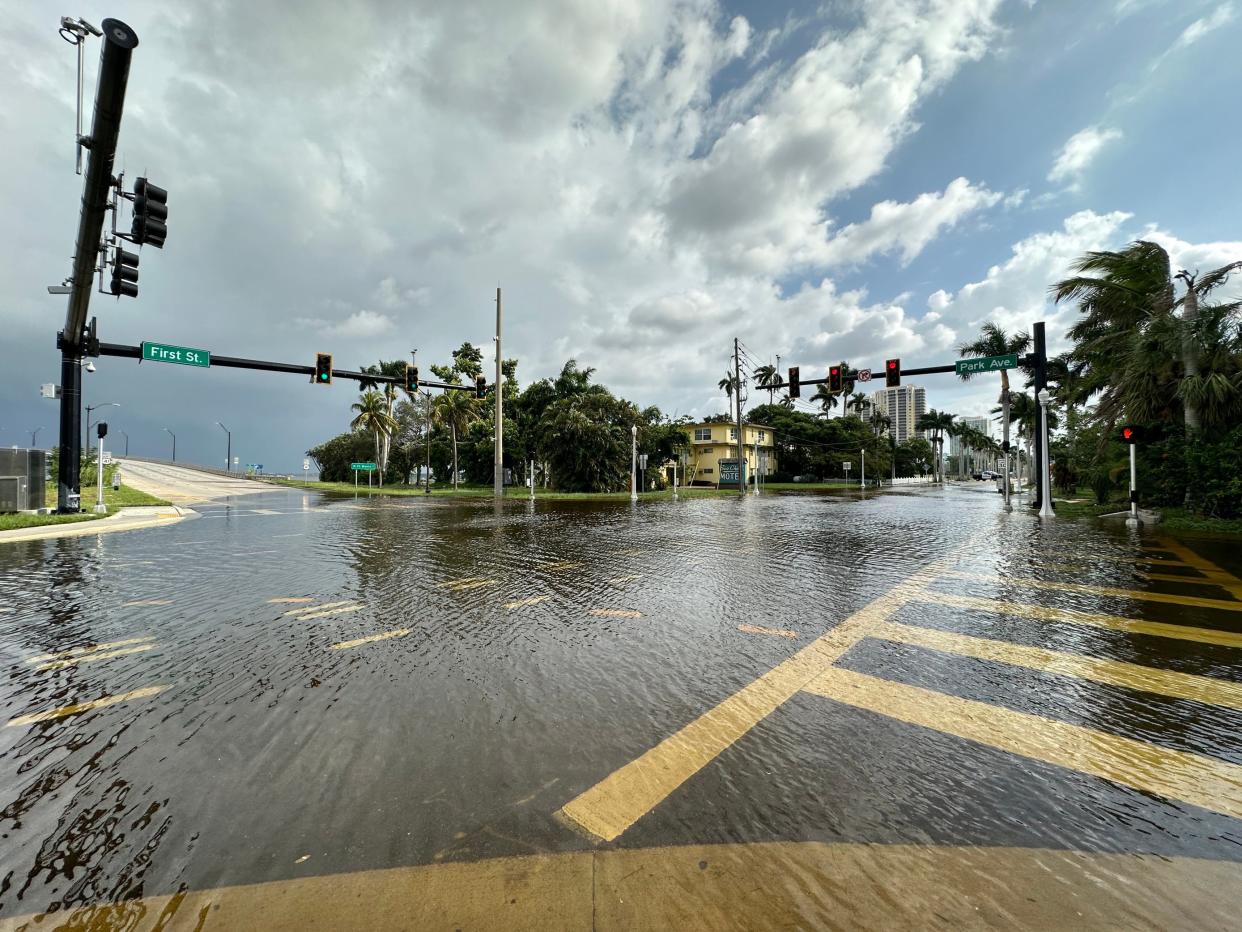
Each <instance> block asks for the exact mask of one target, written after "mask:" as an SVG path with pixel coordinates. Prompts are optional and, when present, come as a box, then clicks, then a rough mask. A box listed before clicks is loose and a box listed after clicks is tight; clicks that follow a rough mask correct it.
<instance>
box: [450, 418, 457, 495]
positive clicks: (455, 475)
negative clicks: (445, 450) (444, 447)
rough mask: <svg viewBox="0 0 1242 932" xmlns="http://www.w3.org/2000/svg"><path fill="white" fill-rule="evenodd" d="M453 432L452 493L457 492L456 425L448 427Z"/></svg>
mask: <svg viewBox="0 0 1242 932" xmlns="http://www.w3.org/2000/svg"><path fill="white" fill-rule="evenodd" d="M450 426H451V427H452V430H453V491H454V492H456V491H457V425H456V424H452V425H450Z"/></svg>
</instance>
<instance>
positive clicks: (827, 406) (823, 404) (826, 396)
mask: <svg viewBox="0 0 1242 932" xmlns="http://www.w3.org/2000/svg"><path fill="white" fill-rule="evenodd" d="M840 400H841V395H840V393H839V392H833V391H829V389H828V386H827V385H826V384H825V383H823V382H821V383H820V384H818V385H816V386H815V394H814V395H812V396H811V404H815V405H819V410H820V411H821V412H823V415H824V417H827V416H828V412H829V411H831V410H832V409H833V408H835V407H836V406H837V404H838V403H839V402H840Z"/></svg>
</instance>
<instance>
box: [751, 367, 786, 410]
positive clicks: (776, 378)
mask: <svg viewBox="0 0 1242 932" xmlns="http://www.w3.org/2000/svg"><path fill="white" fill-rule="evenodd" d="M780 380H781V377H780V374H779V373H778V372H777V371H776V366H770V365H769V366H757V367H756V368H755V385H756V387H758V388H766V389H767V390H768V404H771V403H772V402H773V401H774V400H775V399H776V389H775V388H773V386H774V385H777V384H779V382H780Z"/></svg>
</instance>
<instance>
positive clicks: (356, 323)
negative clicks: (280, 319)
mask: <svg viewBox="0 0 1242 932" xmlns="http://www.w3.org/2000/svg"><path fill="white" fill-rule="evenodd" d="M294 323H295V324H296V325H297V326H299V327H311V328H313V329H315V330H316V331H318V332H319V333H320V335H322V336H326V337H340V338H341V339H346V340H359V339H365V338H367V337H376V336H380V335H382V334H385V333H388V332H389V331H391V330H392V329H393V328H394V327H396V321H394V320H393V319H392V318H391V317H389V316H388V315H387V314H380V313H378V312H376V311H366V310H362V311H354V313H352V314H350V315H349V316H348V317H346V318H344V319H343V320H338V321H331V320H324V319H323V318H321V317H298V318H295V319H294Z"/></svg>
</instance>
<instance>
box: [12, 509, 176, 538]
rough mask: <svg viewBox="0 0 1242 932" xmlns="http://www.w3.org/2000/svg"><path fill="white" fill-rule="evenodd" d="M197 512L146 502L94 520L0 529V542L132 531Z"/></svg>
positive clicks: (170, 521) (169, 521) (171, 521)
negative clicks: (144, 504)
mask: <svg viewBox="0 0 1242 932" xmlns="http://www.w3.org/2000/svg"><path fill="white" fill-rule="evenodd" d="M196 516H197V512H195V511H193V510H192V509H190V508H182V507H180V506H177V505H146V506H141V507H131V508H122V509H120V510H119V511H117V513H116V514H113V515H109V516H108V517H106V518H99V519H97V520H95V521H83V522H81V523H75V524H49V525H48V526H47V527H24V528H18V529H16V530H13V531H0V544H9V543H17V542H19V541H25V540H47V539H49V538H52V537H89V536H90V535H92V534H111V533H112V532H113V531H136V530H138V529H139V528H144V527H157V526H159V525H162V524H175V523H177V522H178V521H183V520H184V519H186V518H189V517H196Z"/></svg>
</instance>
